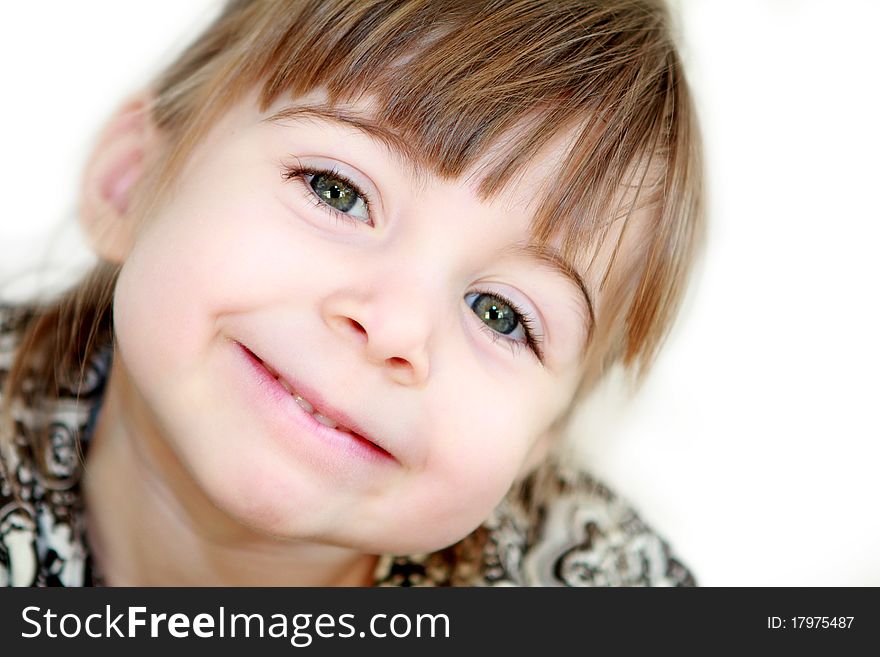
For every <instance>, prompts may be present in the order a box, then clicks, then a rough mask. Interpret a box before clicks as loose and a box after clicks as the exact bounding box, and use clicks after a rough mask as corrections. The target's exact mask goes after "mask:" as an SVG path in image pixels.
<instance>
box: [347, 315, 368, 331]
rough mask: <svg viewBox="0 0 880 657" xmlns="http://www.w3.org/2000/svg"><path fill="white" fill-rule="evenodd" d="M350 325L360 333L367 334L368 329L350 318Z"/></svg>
mask: <svg viewBox="0 0 880 657" xmlns="http://www.w3.org/2000/svg"><path fill="white" fill-rule="evenodd" d="M348 323H349V325H350V326H351V327H352V328H353V329H354V330H355V331H357V332H358V333H361V334H362V335H366V334H367V329H365V328H364V327H363V326H362V325H361V324H360V323H359V322H357V321H355V320H353V319H351V318H350V317H349V318H348Z"/></svg>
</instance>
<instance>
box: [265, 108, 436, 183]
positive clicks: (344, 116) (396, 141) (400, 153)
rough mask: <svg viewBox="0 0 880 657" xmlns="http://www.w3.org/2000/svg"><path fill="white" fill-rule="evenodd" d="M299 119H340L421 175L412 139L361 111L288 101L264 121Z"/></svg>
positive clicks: (421, 161) (421, 160) (419, 158)
mask: <svg viewBox="0 0 880 657" xmlns="http://www.w3.org/2000/svg"><path fill="white" fill-rule="evenodd" d="M300 119H319V120H321V121H329V122H335V123H341V124H343V125H347V126H349V127H352V128H354V129H355V130H359V131H360V132H363V133H364V134H366V135H367V136H369V137H372V138H373V139H375V140H376V141H378V142H379V143H381V144H382V145H384V146H385V148H386V149H388V151H389V153H390V154H391V155H392V156H394V157H396V158H398V159H400V160H402V163H403V164H404V166H405V167H406V168H407V169H408V172H409V173H410V174H411V175H412V177H414V178H416V179H422V178H424V172H425V171H426V169H427V167H426V166H425V164H424V157H423V156H422V154H421V153H420V152H419V151H418V150H416V148H415V147H414V146H413V145H412V143H410V142H409V141H408V140H406V139H404V138H403V137H401V136H400V135H399V134H397V133H396V132H394V131H393V130H391V129H389V128H388V127H386V126H383V125H382V124H380V123H377V122H376V121H374V120H372V119H370V118H368V117H365V116H364V115H362V114H356V113H354V112H347V111H345V110H344V109H340V108H338V107H330V106H327V105H320V104H316V105H289V106H287V107H284V108H282V109H280V110H279V111H277V112H275V113H274V114H272V115H271V116H269V117H267V118H265V119H264V121H267V122H269V123H281V122H283V121H296V120H300Z"/></svg>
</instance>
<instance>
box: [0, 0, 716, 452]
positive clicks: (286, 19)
mask: <svg viewBox="0 0 880 657" xmlns="http://www.w3.org/2000/svg"><path fill="white" fill-rule="evenodd" d="M255 87H256V88H257V89H258V90H259V104H260V109H261V110H262V111H265V110H266V109H267V108H268V107H269V106H270V105H271V104H272V103H273V102H274V101H275V100H277V99H278V98H279V97H281V95H282V94H289V95H291V96H292V97H294V98H295V97H298V96H300V95H302V94H305V93H307V92H309V91H312V90H316V89H322V90H326V92H327V109H328V111H333V110H334V108H336V109H338V108H339V107H340V106H341V104H343V103H345V102H347V101H351V100H356V99H358V98H360V97H362V96H363V95H365V94H366V95H368V96H369V97H370V99H372V100H375V101H376V102H377V103H378V104H377V111H376V112H375V115H376V117H378V120H379V121H380V123H381V125H382V126H384V127H385V128H387V129H388V130H389V131H392V132H393V133H395V134H396V135H399V136H400V137H402V138H403V139H404V140H406V142H407V143H409V144H410V145H411V148H412V150H413V151H414V153H415V154H416V156H417V157H418V159H419V161H420V162H421V163H422V164H423V165H424V166H425V167H426V168H428V169H429V170H430V171H433V172H435V173H437V174H438V175H441V176H444V177H447V178H452V179H454V178H457V177H458V176H460V175H462V173H463V172H465V171H466V170H467V169H468V167H469V166H470V165H472V164H474V163H475V162H476V160H477V158H479V157H480V156H481V155H484V154H486V153H487V151H488V149H489V148H490V147H491V146H497V145H498V144H500V143H502V142H503V143H504V144H505V147H504V148H503V149H502V154H501V156H499V157H497V158H496V159H495V160H493V161H492V165H491V166H490V167H489V168H487V169H486V170H485V171H483V172H482V174H483V177H482V179H481V183H480V192H481V194H482V195H483V196H484V197H490V196H491V195H492V194H494V193H497V191H498V190H500V189H502V188H503V187H504V185H505V184H506V183H508V182H509V181H510V180H511V179H513V178H514V177H515V176H516V175H517V174H518V173H519V172H521V171H522V169H523V168H524V167H525V166H526V165H527V164H528V163H529V161H530V160H531V159H533V157H534V156H535V155H536V153H537V152H538V151H539V149H540V148H541V147H542V145H544V144H546V142H547V141H548V140H549V139H550V138H552V137H554V136H557V135H560V134H572V135H574V139H573V144H572V146H571V147H570V149H569V150H568V152H567V154H566V156H565V159H564V161H563V162H562V164H561V165H560V167H559V171H558V172H557V177H556V180H557V181H558V188H559V189H561V190H565V193H564V194H559V195H557V196H553V195H549V194H548V195H547V197H546V198H545V199H544V200H543V202H542V204H541V205H540V208H539V211H538V212H537V214H536V216H535V218H534V222H533V225H532V237H533V240H534V242H535V244H538V245H548V244H550V242H551V241H553V240H556V241H557V242H558V243H559V245H560V246H559V254H560V255H561V256H562V258H564V259H565V260H568V261H569V262H571V263H574V266H575V267H576V268H578V269H583V268H585V267H586V266H588V265H589V264H590V263H589V261H588V257H587V255H586V254H588V253H590V252H591V250H593V251H594V250H595V247H596V246H597V245H598V244H600V243H601V242H602V241H603V240H604V239H605V237H606V236H607V235H608V233H609V231H610V229H611V226H612V225H613V224H616V222H623V224H620V225H622V230H621V231H620V232H621V234H623V233H625V231H626V227H627V222H628V221H629V220H630V218H631V217H632V216H633V214H634V212H635V211H636V210H637V209H638V210H639V212H640V213H646V216H647V231H646V232H645V234H644V236H642V237H640V239H638V240H637V241H636V242H635V246H634V248H635V250H636V251H637V253H636V257H627V258H620V259H617V258H616V256H617V251H618V246H619V242H620V240H622V237H619V238H618V244H617V245H616V246H615V247H614V249H613V253H614V254H615V258H612V260H611V262H610V263H609V264H608V266H607V270H606V271H605V273H604V275H603V276H602V277H601V280H602V286H603V288H604V289H603V290H602V291H603V297H604V298H607V302H606V301H603V305H602V311H601V313H599V314H598V315H597V316H595V317H594V318H592V321H594V322H595V323H594V324H593V325H591V326H589V327H588V331H589V335H590V340H589V341H588V348H587V349H586V350H585V352H584V354H583V365H582V366H583V375H582V378H581V385H580V387H579V389H578V391H577V393H576V395H575V400H577V399H578V398H580V397H582V396H583V395H585V394H586V392H587V391H588V390H589V389H590V388H591V386H592V385H593V384H594V383H595V382H596V381H598V380H599V378H600V377H601V375H602V374H603V373H604V372H605V371H606V370H607V369H608V368H609V367H610V366H611V365H613V364H615V363H621V364H622V365H623V366H624V367H626V368H628V369H630V370H631V371H633V372H634V373H635V374H636V378H641V377H643V376H644V374H645V372H646V371H647V370H648V367H649V366H650V364H651V363H652V361H653V359H654V356H655V354H656V352H657V350H658V348H659V346H660V345H661V343H662V341H663V339H664V336H665V335H666V334H667V332H668V329H669V326H670V323H671V321H672V318H673V316H674V314H675V312H676V310H677V308H678V306H679V305H680V300H681V296H682V293H683V290H684V285H685V282H686V279H687V277H688V274H689V272H690V270H691V269H692V265H693V260H694V257H695V254H696V252H697V248H698V245H699V244H700V242H701V239H702V233H703V219H702V198H703V192H702V165H701V146H700V139H699V133H698V128H697V123H696V119H695V113H694V108H693V103H692V100H691V96H690V92H689V89H688V85H687V83H686V80H685V76H684V73H683V70H682V65H681V61H680V58H679V56H678V54H677V51H676V48H675V45H674V41H673V36H672V29H671V26H670V17H669V14H668V12H667V11H666V9H665V7H664V5H663V4H662V3H661V2H659V1H652V0H597V1H590V0H554V1H547V2H544V1H537V0H504V1H500V0H480V1H477V0H399V1H392V0H356V1H354V0H303V1H301V2H290V1H286V0H231V1H229V2H227V4H226V5H225V8H224V9H223V11H222V12H221V14H220V16H219V17H218V18H217V19H216V20H215V21H214V22H213V23H212V24H211V25H210V26H209V27H208V28H207V29H206V30H205V31H204V32H203V33H202V34H201V35H200V36H199V37H198V38H197V39H196V40H195V42H194V43H192V45H191V46H190V47H189V48H188V49H186V50H185V51H184V52H183V53H182V54H181V55H180V56H179V57H178V58H177V59H176V60H175V61H174V62H173V63H172V64H171V65H170V66H168V67H167V68H166V70H164V71H163V72H162V73H161V74H160V75H159V76H158V77H157V78H156V80H155V81H154V83H153V84H152V85H151V91H152V92H153V94H154V103H153V104H152V106H151V108H150V112H151V118H152V121H153V123H154V124H155V125H156V126H157V128H158V129H159V131H160V132H161V133H162V134H163V135H164V136H166V137H167V139H166V140H165V142H166V143H167V144H169V147H168V150H167V152H165V153H163V154H162V156H161V158H160V160H159V161H157V162H156V164H155V167H154V168H153V169H152V171H151V172H150V175H149V176H148V177H147V179H146V180H145V181H144V182H143V183H142V184H141V185H140V188H139V190H138V191H139V192H140V194H139V196H138V198H139V199H140V203H139V205H137V206H136V209H135V210H134V211H133V213H134V214H137V215H139V216H141V217H143V216H147V214H148V211H149V207H150V205H149V204H150V203H153V202H156V201H155V200H154V199H161V198H162V197H163V195H164V194H165V193H166V192H167V191H168V190H169V188H170V186H171V184H172V181H173V180H174V178H175V174H176V173H178V172H179V171H180V169H181V168H182V167H183V165H184V164H185V163H186V162H187V160H188V158H189V156H190V154H191V153H192V152H193V149H194V148H195V147H196V146H197V145H198V144H199V143H200V140H201V139H202V138H203V137H204V136H205V135H206V133H207V131H208V130H209V129H210V128H211V126H212V125H214V124H215V123H216V121H217V120H218V119H219V118H220V117H221V116H222V115H223V114H224V112H226V111H227V110H229V109H230V108H231V107H232V106H233V105H234V104H235V103H236V102H238V101H240V100H242V99H243V98H244V96H245V95H246V94H247V93H248V92H249V91H251V90H253V89H254V88H255ZM526 118H529V119H530V120H529V121H527V122H526V121H524V119H526ZM510 135H514V136H515V139H512V140H504V139H502V138H503V137H507V136H510ZM147 190H149V194H147V193H145V192H146V191H147ZM120 268H121V265H114V264H111V263H106V262H99V263H98V265H96V267H95V268H94V269H93V270H92V271H91V272H90V273H89V274H88V275H87V276H86V277H85V278H84V279H83V280H82V281H81V282H80V283H79V284H77V285H76V286H75V287H73V288H71V289H70V290H68V291H67V292H66V293H64V294H62V295H61V296H60V297H59V298H57V299H56V300H54V301H51V302H48V303H42V304H38V305H37V306H35V308H34V312H33V314H32V316H29V318H28V321H27V322H25V326H24V328H23V331H22V340H21V344H20V348H19V350H18V353H17V354H16V357H15V359H14V362H13V364H12V367H11V370H10V372H9V375H8V377H7V379H6V381H5V382H4V384H3V395H2V396H3V408H2V409H0V410H2V411H3V412H2V413H0V415H2V419H3V425H2V426H0V430H2V432H3V433H2V435H0V440H3V441H5V440H9V439H10V437H11V436H12V433H11V432H12V430H13V427H12V420H11V417H10V413H9V409H10V404H11V401H12V399H13V397H14V396H15V395H16V394H17V393H19V392H21V388H22V384H23V381H24V378H25V374H26V372H27V371H28V368H30V369H31V370H32V374H33V377H34V378H33V380H34V391H35V393H36V394H35V395H34V398H35V399H39V398H40V396H41V395H42V396H48V397H50V398H51V397H52V395H53V394H54V395H55V396H57V394H58V388H59V385H60V384H59V382H60V381H61V379H62V378H63V377H65V376H67V374H66V373H68V372H71V371H74V370H75V368H77V367H78V368H79V371H80V373H81V375H82V372H83V368H84V366H85V363H86V362H87V361H88V359H89V358H91V356H92V354H93V352H94V350H95V348H96V347H97V346H99V345H100V344H102V343H104V342H106V341H112V334H113V330H112V300H113V291H114V288H115V284H116V279H117V276H118V274H119V270H120ZM612 272H614V275H611V273H612ZM594 310H595V309H594ZM38 356H39V357H40V358H39V359H38ZM35 363H38V364H36V365H34V364H35ZM573 406H574V404H572V407H573ZM567 417H568V414H566V417H565V418H560V422H561V423H564V422H565V421H566V420H567ZM33 440H34V447H35V449H34V454H36V455H42V454H44V453H45V446H46V440H47V436H46V435H45V432H44V433H43V434H41V435H37V436H34V437H33Z"/></svg>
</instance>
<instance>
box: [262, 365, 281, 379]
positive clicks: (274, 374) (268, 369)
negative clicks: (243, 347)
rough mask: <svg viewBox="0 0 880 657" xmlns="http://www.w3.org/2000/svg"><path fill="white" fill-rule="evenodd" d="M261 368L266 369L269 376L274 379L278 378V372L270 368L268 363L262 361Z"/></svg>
mask: <svg viewBox="0 0 880 657" xmlns="http://www.w3.org/2000/svg"><path fill="white" fill-rule="evenodd" d="M263 367H265V368H266V370H267V371H268V372H269V374H271V375H272V376H274V377H275V378H276V379H277V378H278V372H276V371H275V370H274V369H273V368H272V366H271V365H269V363H267V362H265V361H263Z"/></svg>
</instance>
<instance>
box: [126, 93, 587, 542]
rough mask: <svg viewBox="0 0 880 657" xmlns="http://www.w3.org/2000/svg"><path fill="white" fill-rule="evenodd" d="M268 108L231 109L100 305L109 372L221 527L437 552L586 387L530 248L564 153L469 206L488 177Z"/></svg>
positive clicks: (557, 282)
mask: <svg viewBox="0 0 880 657" xmlns="http://www.w3.org/2000/svg"><path fill="white" fill-rule="evenodd" d="M311 100H312V101H313V100H314V98H313V99H311ZM309 102H310V99H308V98H306V99H301V101H300V102H298V106H299V107H303V106H304V105H308V104H309ZM283 107H284V106H283V105H280V104H279V105H277V106H275V107H273V108H271V111H269V112H267V113H260V112H259V111H258V110H257V106H256V103H255V101H254V98H253V97H252V98H249V99H248V100H247V101H245V102H242V103H239V104H238V105H236V106H235V107H234V108H233V109H232V110H231V111H230V112H228V113H227V114H226V115H225V116H224V117H223V118H222V120H220V121H219V122H218V123H217V124H216V125H215V126H214V127H213V128H212V131H211V132H210V134H209V135H208V136H207V137H206V138H205V139H204V141H203V142H202V143H201V144H200V145H199V146H198V147H197V149H196V151H195V152H194V153H193V156H192V158H191V159H190V160H189V161H188V163H187V166H186V168H185V169H184V170H183V172H182V174H181V175H180V177H179V178H178V180H177V183H176V188H175V192H174V193H173V194H172V195H170V196H169V197H168V198H167V199H165V200H164V202H163V203H162V204H161V205H160V206H159V207H158V208H157V210H156V211H155V212H154V213H153V214H152V215H151V216H149V217H148V218H147V219H146V220H145V222H144V224H143V226H142V227H141V229H140V230H139V232H138V235H137V238H136V240H135V242H134V245H133V248H132V249H131V251H130V252H129V253H128V255H127V257H126V259H125V262H124V264H123V267H122V270H121V273H120V276H119V280H118V285H117V288H116V292H115V298H114V321H115V330H116V337H117V349H118V352H117V354H118V356H119V358H118V367H120V368H122V370H123V371H124V372H125V375H126V376H127V377H128V378H129V379H130V380H131V381H132V382H133V384H134V386H135V388H136V389H137V394H138V395H139V396H140V400H141V402H142V405H143V407H144V408H145V409H148V417H149V422H150V423H151V425H152V428H153V429H154V430H155V431H156V433H158V434H159V435H161V436H162V437H163V439H164V440H165V441H167V443H168V444H169V445H170V446H171V447H172V448H173V450H174V451H175V453H176V454H177V455H178V456H179V457H180V459H181V461H182V462H183V463H184V464H185V465H186V467H187V470H188V471H189V473H190V474H191V476H192V478H193V479H194V480H195V481H196V482H197V483H198V485H199V486H200V487H201V488H202V489H203V490H204V491H205V492H206V494H207V495H208V496H209V498H210V499H211V500H212V501H213V502H214V503H215V504H216V505H217V506H218V507H220V508H221V509H223V510H224V511H225V512H226V513H228V514H229V515H230V516H232V517H233V518H235V519H237V520H239V521H241V522H242V523H244V524H247V525H249V526H251V527H253V528H256V529H258V530H260V531H263V532H265V533H267V534H272V535H276V536H281V537H288V538H298V539H307V540H316V541H319V542H324V543H329V544H335V545H343V546H350V547H355V548H358V549H361V550H364V551H367V552H374V553H380V552H391V553H412V552H419V551H427V550H435V549H439V548H440V547H443V546H445V545H448V544H450V543H452V542H454V541H456V540H458V539H460V538H461V537H463V536H464V535H466V534H467V533H468V532H470V531H471V530H473V529H474V528H475V527H476V526H477V525H479V523H480V522H481V521H482V520H483V519H485V517H486V516H487V515H488V514H489V513H490V512H491V510H492V509H493V508H494V506H495V505H497V503H498V502H499V501H500V500H501V498H502V497H503V496H504V494H505V493H506V492H507V490H508V489H509V487H510V485H511V483H512V482H513V481H514V480H515V478H516V477H517V476H518V475H519V474H521V473H522V472H523V471H524V469H525V468H527V467H529V465H530V464H532V462H533V459H534V458H536V457H537V456H538V455H539V454H540V445H541V443H540V439H541V437H542V436H544V435H545V433H546V431H547V429H548V427H549V426H550V425H551V423H552V422H553V421H554V419H556V418H557V417H558V416H559V414H560V413H561V412H562V411H563V410H564V409H565V408H566V407H567V406H568V404H569V403H570V400H571V396H572V394H573V391H574V390H575V388H576V385H577V382H578V378H579V375H580V371H581V369H580V362H579V354H580V353H581V351H582V347H583V344H584V342H585V340H586V339H587V337H588V328H589V316H590V314H591V312H592V309H591V308H590V307H589V305H588V303H589V301H588V300H587V299H586V298H585V296H584V289H583V288H581V287H579V284H578V283H577V281H576V280H575V279H574V278H573V277H572V276H566V275H564V273H562V272H561V271H560V269H559V268H558V267H556V266H555V265H556V264H557V263H555V261H553V260H552V257H551V256H550V255H548V254H546V253H543V254H540V255H541V256H542V257H536V254H535V252H534V251H533V250H530V248H529V247H528V242H529V222H530V219H531V217H532V214H533V212H534V208H535V207H536V204H537V203H538V202H539V200H540V196H541V195H542V194H544V193H546V189H548V172H551V171H552V170H553V168H554V165H555V164H556V163H558V161H559V157H560V153H561V152H562V149H561V147H560V146H556V147H553V146H552V145H549V146H548V149H547V152H546V153H545V155H544V156H543V157H542V158H539V159H538V160H536V161H535V163H534V164H533V165H532V166H531V167H530V168H529V169H528V170H527V171H526V172H525V174H524V175H523V176H521V177H518V178H517V179H516V180H515V181H514V182H513V183H511V185H509V187H508V188H505V190H504V191H503V193H501V194H498V195H496V196H495V197H493V199H491V200H481V199H480V198H479V197H478V195H477V193H476V189H477V185H478V183H479V176H478V175H477V173H476V172H478V171H479V166H477V167H475V169H474V171H473V172H471V173H470V174H469V175H466V176H463V177H462V178H461V179H458V180H445V179H441V178H439V177H437V176H435V175H433V174H431V173H430V172H428V171H426V170H423V169H419V167H418V165H417V163H414V162H412V161H410V160H408V159H407V158H406V154H405V153H404V152H402V151H401V150H400V149H396V148H394V147H393V144H389V143H388V142H387V140H386V141H383V140H381V139H377V138H376V135H375V134H370V133H369V130H364V129H360V128H358V127H355V126H354V125H352V123H351V122H344V121H339V120H334V119H331V118H329V117H326V116H325V117H322V116H320V114H319V113H308V112H306V113H304V112H301V111H295V112H287V113H284V112H283V111H282V110H283ZM352 111H353V112H356V113H357V115H358V116H362V117H368V116H369V111H368V107H367V106H361V107H354V108H352ZM279 112H281V114H279ZM550 188H551V189H552V179H550ZM559 193H564V190H559ZM587 284H589V281H588V282H587ZM116 366H117V365H114V367H116ZM333 425H336V427H335V428H334V427H333Z"/></svg>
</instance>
